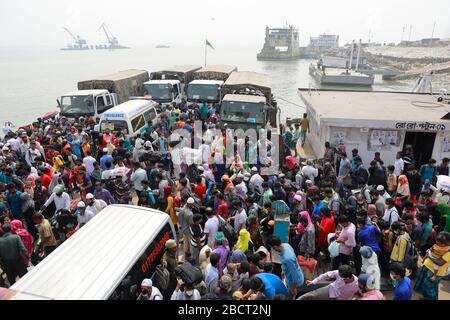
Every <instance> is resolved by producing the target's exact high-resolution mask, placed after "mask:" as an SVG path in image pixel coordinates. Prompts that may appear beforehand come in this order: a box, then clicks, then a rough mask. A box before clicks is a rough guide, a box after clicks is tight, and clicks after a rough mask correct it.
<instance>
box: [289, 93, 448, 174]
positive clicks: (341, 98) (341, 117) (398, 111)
mask: <svg viewBox="0 0 450 320" xmlns="http://www.w3.org/2000/svg"><path fill="white" fill-rule="evenodd" d="M298 93H299V96H300V98H301V100H302V102H303V103H304V104H305V106H306V112H307V114H308V118H309V121H310V128H311V134H309V135H308V136H307V140H308V142H309V143H310V145H311V147H312V150H313V151H314V153H315V154H317V155H322V154H324V152H325V147H324V143H325V141H329V142H330V143H331V144H332V145H334V146H336V147H337V146H338V145H340V144H343V145H344V146H345V148H346V150H347V152H349V151H350V150H352V149H354V148H356V149H358V150H359V155H360V156H361V158H362V160H363V163H364V164H365V165H366V166H369V164H370V162H371V161H372V160H373V155H374V153H375V152H377V151H378V152H382V154H383V158H386V159H395V156H396V154H397V152H402V151H403V150H404V148H405V147H407V146H409V145H412V146H414V148H413V149H414V156H415V159H416V164H417V165H418V166H420V165H422V164H425V163H428V161H429V160H430V159H432V158H433V159H443V158H444V157H450V120H448V119H450V115H449V112H448V107H449V105H450V100H449V99H448V98H447V97H446V96H441V97H437V96H436V95H431V94H413V93H400V92H376V91H368V92H361V91H336V90H323V89H321V90H316V91H310V90H309V89H306V88H305V89H304V88H300V89H299V91H298Z"/></svg>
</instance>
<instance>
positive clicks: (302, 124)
mask: <svg viewBox="0 0 450 320" xmlns="http://www.w3.org/2000/svg"><path fill="white" fill-rule="evenodd" d="M300 127H301V129H302V132H306V131H308V130H309V119H308V118H303V119H302V121H301V122H300Z"/></svg>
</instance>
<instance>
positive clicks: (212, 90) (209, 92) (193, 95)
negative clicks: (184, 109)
mask: <svg viewBox="0 0 450 320" xmlns="http://www.w3.org/2000/svg"><path fill="white" fill-rule="evenodd" d="M187 98H188V101H194V102H201V101H206V102H219V87H218V86H217V85H215V84H190V85H189V86H188V90H187Z"/></svg>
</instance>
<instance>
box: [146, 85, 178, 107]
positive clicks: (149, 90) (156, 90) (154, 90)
mask: <svg viewBox="0 0 450 320" xmlns="http://www.w3.org/2000/svg"><path fill="white" fill-rule="evenodd" d="M144 88H145V90H144V94H145V95H147V96H151V97H152V98H153V100H155V101H157V102H171V101H172V86H171V85H170V84H156V83H152V84H145V85H144Z"/></svg>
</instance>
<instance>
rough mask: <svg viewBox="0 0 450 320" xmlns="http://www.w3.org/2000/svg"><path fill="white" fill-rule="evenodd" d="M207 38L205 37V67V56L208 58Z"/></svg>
mask: <svg viewBox="0 0 450 320" xmlns="http://www.w3.org/2000/svg"><path fill="white" fill-rule="evenodd" d="M206 41H207V39H205V68H206V62H207V58H208V44H207V42H206Z"/></svg>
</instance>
